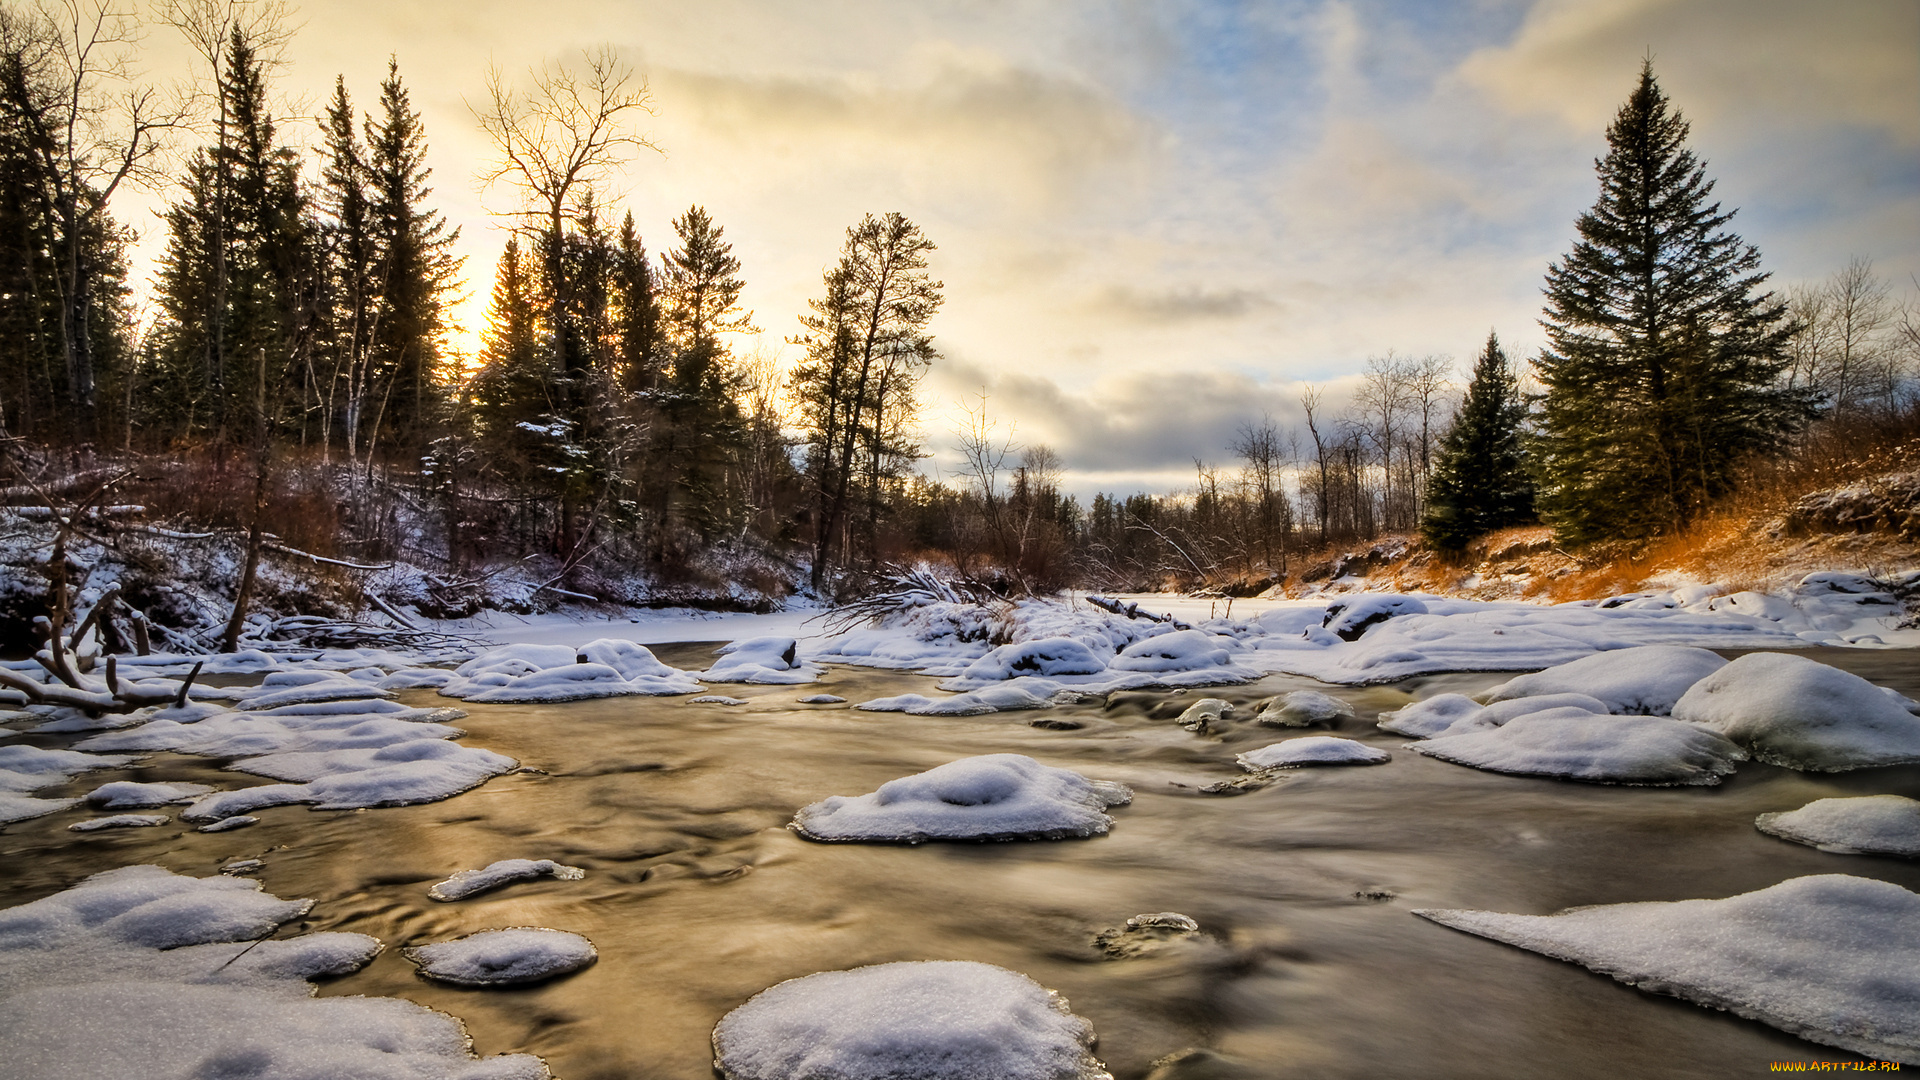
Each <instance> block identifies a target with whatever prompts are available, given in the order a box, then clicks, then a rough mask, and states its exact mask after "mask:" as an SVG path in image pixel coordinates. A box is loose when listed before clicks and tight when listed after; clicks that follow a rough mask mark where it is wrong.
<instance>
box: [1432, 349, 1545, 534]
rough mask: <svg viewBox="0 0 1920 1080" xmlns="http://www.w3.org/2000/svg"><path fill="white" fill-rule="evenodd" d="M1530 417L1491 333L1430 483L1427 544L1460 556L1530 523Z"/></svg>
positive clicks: (1505, 359) (1448, 432)
mask: <svg viewBox="0 0 1920 1080" xmlns="http://www.w3.org/2000/svg"><path fill="white" fill-rule="evenodd" d="M1526 416H1527V407H1526V404H1525V402H1523V401H1522V400H1521V398H1520V386H1519V382H1518V380H1516V379H1515V378H1514V376H1513V368H1512V366H1511V365H1510V364H1509V363H1508V362H1507V354H1506V352H1505V351H1503V350H1502V349H1501V348H1500V338H1499V336H1498V335H1496V334H1494V333H1491V332H1489V333H1488V334H1487V345H1486V348H1484V349H1482V350H1481V351H1480V356H1479V357H1478V358H1477V359H1476V360H1475V361H1474V364H1473V380H1472V381H1471V382H1470V383H1468V384H1467V398H1466V400H1465V401H1463V402H1461V404H1460V411H1459V413H1458V414H1456V415H1455V416H1454V418H1453V426H1452V427H1451V428H1450V429H1448V431H1447V434H1446V436H1445V437H1444V438H1442V439H1441V441H1440V454H1439V456H1438V458H1437V459H1436V460H1435V462H1434V467H1433V478H1432V480H1430V481H1429V482H1428V486H1427V510H1426V516H1425V518H1424V519H1423V520H1422V522H1421V525H1420V529H1421V532H1422V533H1424V534H1425V535H1426V538H1427V542H1428V543H1430V544H1432V545H1433V546H1434V547H1436V548H1439V549H1440V550H1442V551H1459V550H1461V549H1463V548H1465V547H1466V546H1467V543H1468V542H1469V541H1471V540H1473V539H1474V538H1476V537H1479V536H1484V535H1485V534H1487V533H1490V532H1492V531H1493V530H1495V529H1503V528H1506V527H1507V526H1509V525H1520V524H1524V523H1525V522H1528V521H1531V520H1533V481H1532V478H1531V477H1529V476H1528V474H1527V461H1526V453H1525V447H1524V445H1523V443H1522V434H1521V426H1522V425H1523V424H1524V423H1525V422H1526Z"/></svg>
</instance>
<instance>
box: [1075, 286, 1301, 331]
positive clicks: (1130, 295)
mask: <svg viewBox="0 0 1920 1080" xmlns="http://www.w3.org/2000/svg"><path fill="white" fill-rule="evenodd" d="M1092 306H1093V308H1094V310H1095V311H1096V313H1099V314H1104V315H1117V316H1120V317H1123V318H1129V319H1137V320H1139V321H1141V322H1155V323H1182V322H1192V321H1196V320H1220V319H1237V318H1240V317H1241V316H1243V315H1246V314H1248V313H1250V312H1252V311H1255V310H1257V309H1260V308H1270V307H1273V306H1275V305H1274V302H1273V299H1272V298H1271V297H1269V296H1267V295H1266V294H1265V293H1263V292H1259V291H1256V290H1253V289H1201V288H1196V287H1191V286H1190V287H1186V288H1177V289H1164V290H1160V291H1153V292H1150V291H1146V290H1142V289H1136V288H1133V287H1132V286H1129V285H1115V286H1112V287H1111V288H1108V289H1107V290H1106V291H1105V292H1103V293H1101V294H1100V296H1099V297H1097V298H1096V299H1095V300H1094V302H1093V305H1092Z"/></svg>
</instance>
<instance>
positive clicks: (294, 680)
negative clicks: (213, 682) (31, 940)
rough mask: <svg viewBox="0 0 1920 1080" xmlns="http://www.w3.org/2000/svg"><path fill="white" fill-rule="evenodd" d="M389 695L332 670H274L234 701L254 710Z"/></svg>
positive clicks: (364, 699) (365, 699)
mask: <svg viewBox="0 0 1920 1080" xmlns="http://www.w3.org/2000/svg"><path fill="white" fill-rule="evenodd" d="M391 697H393V691H391V690H382V689H380V688H379V687H377V686H373V685H370V684H368V683H365V682H362V681H361V680H359V679H355V678H353V677H352V676H349V675H342V674H339V673H337V672H332V671H276V672H274V673H273V674H271V675H268V676H267V677H266V678H265V679H263V680H261V682H260V686H259V689H257V690H254V691H251V692H249V693H248V694H247V695H246V696H245V697H242V698H241V699H240V700H239V701H237V702H235V703H234V708H236V709H239V710H241V711H242V712H258V711H261V710H265V709H276V708H280V707H281V706H285V705H317V704H320V703H322V702H328V701H370V700H383V699H387V698H391Z"/></svg>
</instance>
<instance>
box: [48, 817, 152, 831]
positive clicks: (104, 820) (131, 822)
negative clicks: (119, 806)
mask: <svg viewBox="0 0 1920 1080" xmlns="http://www.w3.org/2000/svg"><path fill="white" fill-rule="evenodd" d="M169 820H171V819H170V818H168V817H167V815H165V814H114V815H112V816H111V817H97V818H88V819H87V820H85V821H76V822H74V823H73V824H71V825H69V826H67V829H68V830H69V831H71V832H95V831H97V830H100V829H138V828H148V827H152V826H154V825H165V824H166V823H167V822H168V821H169Z"/></svg>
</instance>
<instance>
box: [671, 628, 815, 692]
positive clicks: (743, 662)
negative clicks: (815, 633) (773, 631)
mask: <svg viewBox="0 0 1920 1080" xmlns="http://www.w3.org/2000/svg"><path fill="white" fill-rule="evenodd" d="M799 651H800V643H799V642H798V641H796V640H794V639H793V638H790V637H757V638H747V639H745V640H744V641H736V642H734V643H732V644H730V645H723V646H721V648H720V659H718V660H716V661H714V664H713V666H712V667H710V668H708V669H707V670H705V671H703V672H701V673H700V678H702V679H704V680H706V681H707V682H721V683H760V684H764V685H773V686H796V685H799V684H801V683H810V682H812V681H814V680H815V679H818V678H819V677H820V675H821V674H822V673H823V672H824V671H826V669H825V668H823V667H821V666H820V665H819V664H816V663H813V662H812V661H810V660H801V659H799V655H798V654H799Z"/></svg>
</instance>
